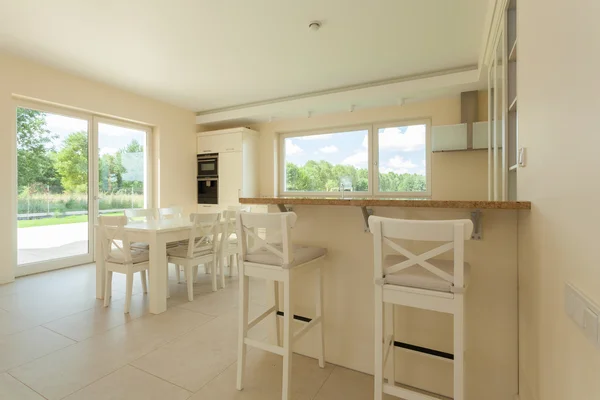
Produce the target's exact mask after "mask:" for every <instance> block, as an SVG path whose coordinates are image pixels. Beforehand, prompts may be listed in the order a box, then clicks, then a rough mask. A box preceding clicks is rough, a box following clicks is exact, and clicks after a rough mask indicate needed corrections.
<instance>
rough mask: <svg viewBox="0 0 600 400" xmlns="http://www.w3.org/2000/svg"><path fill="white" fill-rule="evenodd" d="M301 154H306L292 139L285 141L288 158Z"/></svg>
mask: <svg viewBox="0 0 600 400" xmlns="http://www.w3.org/2000/svg"><path fill="white" fill-rule="evenodd" d="M300 153H304V150H303V149H302V148H301V147H300V146H298V145H297V144H295V143H294V142H292V140H291V139H288V140H286V141H285V155H286V156H292V155H295V154H300Z"/></svg>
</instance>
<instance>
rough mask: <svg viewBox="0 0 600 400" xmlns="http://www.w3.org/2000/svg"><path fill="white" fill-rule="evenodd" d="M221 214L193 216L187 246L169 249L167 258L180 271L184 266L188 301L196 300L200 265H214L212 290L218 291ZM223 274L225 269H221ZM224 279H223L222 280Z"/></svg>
mask: <svg viewBox="0 0 600 400" xmlns="http://www.w3.org/2000/svg"><path fill="white" fill-rule="evenodd" d="M220 218H221V214H220V213H214V214H192V215H191V216H190V221H191V222H192V228H191V230H190V235H189V238H188V241H187V243H186V244H183V245H179V246H177V247H174V248H171V249H167V256H168V257H167V258H168V261H169V262H170V263H173V264H175V265H176V266H177V269H179V266H180V265H181V266H183V269H184V271H185V279H186V283H187V290H188V300H189V301H193V300H194V280H195V277H196V275H198V265H199V264H205V265H206V264H208V263H212V265H213V267H212V289H213V292H216V291H217V289H218V288H217V270H218V268H217V260H218V235H219V227H220ZM221 274H223V269H222V268H221ZM223 279H224V278H223V277H222V280H223Z"/></svg>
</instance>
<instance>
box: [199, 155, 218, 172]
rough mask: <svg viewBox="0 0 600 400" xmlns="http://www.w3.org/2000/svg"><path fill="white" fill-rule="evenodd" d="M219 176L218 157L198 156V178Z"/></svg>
mask: <svg viewBox="0 0 600 400" xmlns="http://www.w3.org/2000/svg"><path fill="white" fill-rule="evenodd" d="M215 176H219V155H218V154H216V153H215V154H198V178H200V177H215Z"/></svg>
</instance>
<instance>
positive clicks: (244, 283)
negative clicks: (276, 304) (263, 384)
mask: <svg viewBox="0 0 600 400" xmlns="http://www.w3.org/2000/svg"><path fill="white" fill-rule="evenodd" d="M213 268H214V266H213ZM239 271H240V273H239V275H240V276H239V279H240V282H239V290H240V298H239V321H238V364H237V384H236V388H237V390H242V389H243V388H244V371H245V369H246V343H245V339H246V336H247V334H248V291H249V279H248V277H247V276H246V272H245V271H244V266H243V264H242V265H241V266H240V270H239Z"/></svg>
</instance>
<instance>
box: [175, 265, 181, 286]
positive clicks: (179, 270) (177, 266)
mask: <svg viewBox="0 0 600 400" xmlns="http://www.w3.org/2000/svg"><path fill="white" fill-rule="evenodd" d="M175 276H176V277H177V283H181V269H180V267H179V265H177V264H175Z"/></svg>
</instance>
